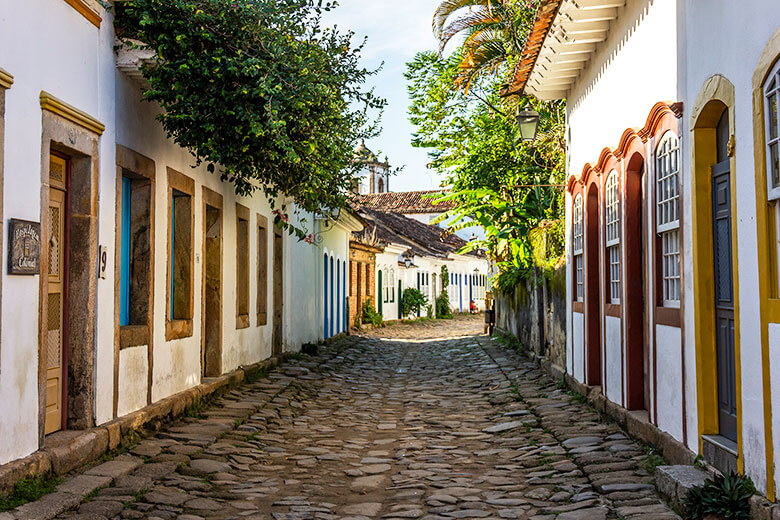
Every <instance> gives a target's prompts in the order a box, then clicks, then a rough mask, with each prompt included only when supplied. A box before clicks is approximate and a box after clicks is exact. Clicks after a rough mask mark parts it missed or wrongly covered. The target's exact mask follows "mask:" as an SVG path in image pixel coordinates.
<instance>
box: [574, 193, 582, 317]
mask: <svg viewBox="0 0 780 520" xmlns="http://www.w3.org/2000/svg"><path fill="white" fill-rule="evenodd" d="M571 222H572V239H571V248H572V254H573V255H574V280H575V281H574V283H575V292H574V297H575V301H578V302H581V301H582V298H583V292H584V291H583V287H584V286H583V283H584V278H583V273H584V271H583V266H584V262H583V257H582V252H583V249H582V229H583V227H582V194H581V193H578V194H577V196H576V197H574V204H573V205H572V217H571Z"/></svg>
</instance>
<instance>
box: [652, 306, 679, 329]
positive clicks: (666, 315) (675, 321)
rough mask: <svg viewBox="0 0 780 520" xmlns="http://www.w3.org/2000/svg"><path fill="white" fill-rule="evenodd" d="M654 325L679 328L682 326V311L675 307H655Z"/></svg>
mask: <svg viewBox="0 0 780 520" xmlns="http://www.w3.org/2000/svg"><path fill="white" fill-rule="evenodd" d="M655 324H656V325H666V326H668V327H677V328H680V327H681V326H682V309H679V308H677V307H656V308H655Z"/></svg>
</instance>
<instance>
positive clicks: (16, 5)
mask: <svg viewBox="0 0 780 520" xmlns="http://www.w3.org/2000/svg"><path fill="white" fill-rule="evenodd" d="M42 13H44V14H42ZM110 24H111V22H110V20H107V21H104V25H103V27H110ZM109 33H110V31H107V30H101V31H98V29H97V28H96V27H95V26H93V25H92V24H90V23H89V22H88V21H87V20H86V19H84V18H83V17H82V16H81V15H80V14H78V13H77V12H76V11H75V10H73V8H71V7H70V6H69V5H67V4H66V3H65V2H60V1H55V0H45V1H42V2H32V3H31V2H10V1H6V2H3V4H2V8H1V9H0V67H2V68H3V69H5V70H7V71H8V72H9V73H11V74H12V75H13V76H14V84H13V86H12V87H11V88H10V89H9V90H7V92H6V114H5V143H4V149H5V164H4V167H5V186H4V201H3V205H4V207H3V211H4V215H3V218H4V221H5V222H3V227H4V228H7V221H8V219H9V218H21V219H26V220H32V221H36V222H39V221H40V220H41V182H40V178H41V166H42V165H41V132H42V123H41V121H42V116H41V107H40V101H39V94H40V92H41V91H42V90H45V91H47V92H49V93H51V94H52V95H54V96H56V97H58V98H60V99H62V100H63V101H66V102H67V103H70V104H72V105H74V106H76V107H78V108H79V109H81V110H83V111H85V112H87V113H89V114H90V115H92V116H93V117H95V118H97V119H98V120H100V121H101V122H102V123H103V124H105V125H106V132H105V133H104V134H103V138H101V140H100V146H99V153H100V163H99V164H100V168H101V169H104V168H109V167H110V168H113V163H114V148H113V137H112V136H113V127H114V101H113V96H112V93H113V76H112V75H106V74H105V70H106V68H107V67H108V66H112V65H109V64H113V54H112V52H111V46H110V45H109V44H108V42H109V41H113V36H112V35H111V34H109ZM104 196H106V192H105V191H104V190H101V191H100V197H101V198H102V197H104ZM104 217H105V212H103V211H101V212H100V217H99V218H100V221H101V222H102V221H103V218H104ZM4 238H5V240H7V237H4ZM101 243H102V242H101ZM3 245H4V247H3V252H2V254H3V255H6V251H7V247H6V242H5V241H4V244H3ZM6 262H7V258H6V257H5V256H4V258H3V266H5V265H6ZM1 271H2V274H1V275H0V276H2V279H3V285H2V295H3V300H4V304H3V306H2V317H1V318H0V319H1V320H2V335H1V336H0V397H1V398H0V438H3V439H5V441H4V442H2V443H0V464H2V463H5V462H8V461H10V460H13V459H16V458H19V457H21V456H24V455H27V454H29V453H31V452H33V451H35V450H36V449H37V448H38V428H37V425H38V410H39V407H38V404H39V403H38V373H37V367H38V312H37V310H38V299H39V297H38V293H39V276H11V275H8V274H7V270H6V269H5V267H3V269H2V270H1ZM97 290H98V294H97V298H98V301H99V302H100V303H103V302H105V300H106V299H111V300H112V299H113V297H112V296H107V294H109V293H107V291H109V290H110V289H109V288H108V287H107V284H106V282H105V281H100V282H99V283H98V289H97ZM107 327H111V324H110V323H109V324H108V325H106V326H103V325H99V326H98V331H97V335H98V341H99V344H100V343H102V342H104V341H105V340H106V339H107V338H108V334H112V332H109V331H108V330H107ZM110 341H113V339H111V340H110ZM95 369H96V374H95V377H96V382H97V383H98V384H104V383H105V382H106V381H113V379H112V378H113V357H107V356H106V355H105V351H103V350H101V351H100V352H99V353H98V357H97V360H96V368H95ZM107 399H108V401H107ZM110 399H111V396H110V395H109V396H105V395H97V396H96V401H97V403H96V404H97V408H98V414H97V415H98V417H102V416H103V415H104V412H103V410H105V408H106V404H108V405H109V407H110V405H111V401H110Z"/></svg>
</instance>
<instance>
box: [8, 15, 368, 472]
mask: <svg viewBox="0 0 780 520" xmlns="http://www.w3.org/2000/svg"><path fill="white" fill-rule="evenodd" d="M114 44H115V35H114V28H113V23H112V18H111V14H110V13H109V12H107V11H106V10H105V9H104V8H103V7H102V6H101V4H100V2H98V1H97V0H68V1H65V0H41V1H40V2H16V1H4V2H2V4H1V5H0V189H1V190H2V194H1V196H0V201H2V205H1V206H0V208H1V209H0V215H2V216H1V218H2V223H3V226H2V230H3V232H2V243H1V244H0V250H2V254H3V255H5V256H4V262H3V266H4V268H3V269H2V274H0V287H1V291H2V292H1V297H0V305H1V310H0V437H2V438H3V439H5V441H4V442H2V443H0V465H2V464H5V463H7V462H9V461H13V460H16V459H19V458H22V457H25V456H27V455H30V454H31V453H33V452H35V451H36V450H38V449H40V448H44V447H45V446H46V445H47V444H48V443H49V441H50V439H52V438H53V437H51V436H57V435H60V434H61V432H62V431H63V430H84V429H88V428H91V427H93V426H96V425H101V424H105V423H107V422H109V421H112V420H113V419H115V418H116V417H119V416H123V415H125V414H128V413H130V412H133V411H135V410H138V409H139V408H142V407H145V406H147V405H149V404H152V403H155V402H157V401H159V400H161V399H164V398H166V397H168V396H171V395H173V394H176V393H177V392H181V391H183V390H186V389H189V388H192V387H193V386H195V385H198V384H200V383H201V382H203V381H208V378H209V377H211V376H216V375H221V374H225V373H228V372H230V371H232V370H234V369H236V368H238V367H240V366H243V365H248V364H252V363H256V362H259V361H261V360H263V359H266V358H268V357H270V356H272V355H275V354H279V353H281V352H282V351H295V350H297V349H299V348H300V346H301V345H302V344H303V343H308V342H317V341H319V340H321V339H322V338H323V337H324V336H325V334H324V330H323V325H322V324H323V316H324V312H325V311H324V309H323V301H324V299H323V296H322V290H323V289H322V288H323V287H324V284H323V282H322V280H323V277H324V275H325V269H324V266H323V260H322V259H323V255H325V254H328V255H331V254H332V255H334V257H335V258H339V257H340V258H345V257H346V254H347V248H348V241H349V236H350V233H351V232H352V231H354V230H356V229H358V227H356V226H358V225H359V224H358V223H357V222H356V221H354V219H352V220H350V218H349V216H348V215H346V214H345V215H344V216H343V217H341V218H339V219H338V221H337V222H336V224H335V225H334V224H333V222H332V219H326V220H317V221H316V223H315V224H314V226H315V227H314V228H313V229H312V231H313V233H314V234H315V236H317V237H318V239H317V240H316V241H315V244H308V243H304V242H299V241H297V240H295V239H292V238H291V237H290V236H289V235H287V234H286V233H283V232H280V231H279V230H278V229H276V228H275V227H274V226H273V220H274V214H272V212H271V208H270V205H269V203H268V201H267V200H266V199H265V198H264V197H263V196H262V195H261V194H260V192H258V193H257V194H256V195H255V196H251V197H242V196H237V195H236V194H235V192H234V190H233V188H232V186H231V185H230V184H226V183H223V182H221V181H220V180H219V177H218V176H215V175H213V174H210V173H209V172H207V171H206V168H205V165H203V166H200V167H195V166H194V164H195V161H194V160H193V158H192V156H191V155H190V154H189V153H188V152H187V151H185V150H183V149H181V148H179V147H178V146H177V145H175V144H174V143H173V142H172V141H171V140H169V139H167V138H166V136H165V133H164V132H163V130H162V128H161V126H160V125H159V123H158V122H156V121H155V115H156V113H157V110H159V109H158V107H156V106H154V105H152V104H149V103H145V102H141V100H140V98H141V85H140V83H139V74H138V72H137V65H138V61H137V60H138V59H140V58H143V56H135V57H133V56H128V55H127V54H123V55H122V56H121V57H120V58H118V57H117V55H116V54H115V51H114ZM118 59H119V60H120V67H118V66H117V60H118ZM134 60H135V61H134ZM287 202H288V203H289V201H287ZM288 207H289V204H288ZM304 216H305V217H306V218H307V221H308V222H309V223H311V222H314V221H315V219H314V218H313V216H312V215H302V217H304ZM290 218H291V219H296V218H297V217H296V216H295V215H291V216H290ZM38 225H40V228H39V229H38ZM37 247H40V257H39V258H40V268H39V270H38V269H37V268H35V266H34V263H35V260H36V259H37V258H38V256H37V255H36V251H35V249H36V248H37ZM12 253H13V254H12ZM37 273H42V274H37Z"/></svg>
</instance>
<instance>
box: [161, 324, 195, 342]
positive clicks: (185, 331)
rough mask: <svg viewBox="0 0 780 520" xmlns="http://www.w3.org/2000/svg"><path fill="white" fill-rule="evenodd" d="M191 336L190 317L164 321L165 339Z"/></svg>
mask: <svg viewBox="0 0 780 520" xmlns="http://www.w3.org/2000/svg"><path fill="white" fill-rule="evenodd" d="M191 336H192V319H189V320H171V319H169V320H167V321H166V322H165V341H171V340H174V339H182V338H189V337H191Z"/></svg>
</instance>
